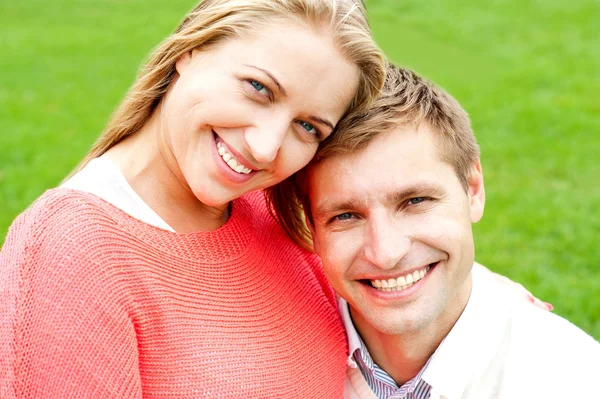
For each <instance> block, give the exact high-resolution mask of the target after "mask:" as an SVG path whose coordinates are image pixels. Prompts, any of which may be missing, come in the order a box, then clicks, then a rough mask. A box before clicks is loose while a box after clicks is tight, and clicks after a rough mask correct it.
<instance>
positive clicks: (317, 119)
mask: <svg viewBox="0 0 600 399" xmlns="http://www.w3.org/2000/svg"><path fill="white" fill-rule="evenodd" d="M244 66H247V67H250V68H254V69H258V70H259V71H261V72H262V73H264V74H265V75H267V76H268V77H269V78H271V80H272V81H273V82H274V83H275V85H277V88H278V89H279V91H280V92H281V94H282V95H283V96H287V93H286V91H285V89H284V88H283V86H282V85H281V83H279V81H278V80H277V78H276V77H275V76H273V74H272V73H271V72H269V71H267V70H266V69H263V68H259V67H257V66H255V65H249V64H244ZM308 119H310V120H311V121H312V122H316V123H320V124H322V125H325V126H327V127H329V128H330V129H331V130H333V129H335V125H334V124H333V123H331V122H329V121H328V120H327V119H323V118H320V117H318V116H314V115H310V116H309V117H308Z"/></svg>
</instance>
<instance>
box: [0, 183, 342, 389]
mask: <svg viewBox="0 0 600 399" xmlns="http://www.w3.org/2000/svg"><path fill="white" fill-rule="evenodd" d="M345 362H346V338H345V333H344V330H343V326H342V323H341V321H340V318H339V315H338V312H337V306H336V301H335V296H334V293H333V291H332V290H331V288H330V286H329V285H328V283H327V281H326V279H325V276H324V274H323V272H322V269H321V265H320V263H319V260H318V258H317V257H316V256H315V255H314V254H311V253H309V252H307V251H304V250H303V249H301V248H300V247H298V246H296V245H295V244H293V243H292V242H291V241H290V240H289V239H288V238H287V237H286V235H285V233H284V232H283V230H282V229H281V227H280V226H279V225H278V224H277V223H276V222H275V221H274V220H273V218H271V217H270V215H269V214H268V211H267V207H266V203H265V200H264V197H263V195H262V194H260V193H251V194H248V195H246V196H244V197H242V198H240V199H238V200H236V201H234V202H233V206H232V213H231V217H230V219H229V220H228V221H227V223H226V224H225V225H224V226H223V227H221V228H220V229H218V230H215V231H211V232H200V233H192V234H175V233H172V232H168V231H164V230H161V229H159V228H155V227H153V226H150V225H147V224H145V223H143V222H140V221H138V220H137V219H134V218H132V217H130V216H129V215H127V214H125V213H123V212H122V211H120V210H119V209H117V208H115V207H113V206H112V205H110V204H108V203H106V202H104V201H103V200H101V199H99V198H97V197H95V196H94V195H92V194H87V193H83V192H78V191H73V190H68V189H55V190H50V191H48V192H47V193H46V194H44V195H43V196H42V197H41V198H40V199H38V200H37V201H36V202H35V203H34V204H33V205H32V206H31V207H30V208H29V209H28V210H27V211H25V212H24V213H23V214H22V215H20V216H19V217H18V218H17V219H16V220H15V222H14V223H13V225H12V226H11V228H10V230H9V233H8V236H7V239H6V242H5V244H4V247H3V248H2V251H1V252H0V397H1V398H30V397H35V398H165V399H166V398H303V399H304V398H341V397H343V388H344V377H345V372H346V363H345Z"/></svg>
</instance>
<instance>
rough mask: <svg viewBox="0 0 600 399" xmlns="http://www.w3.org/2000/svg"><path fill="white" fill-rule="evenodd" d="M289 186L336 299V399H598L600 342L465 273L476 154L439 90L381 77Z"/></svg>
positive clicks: (477, 209) (477, 177)
mask: <svg viewBox="0 0 600 399" xmlns="http://www.w3.org/2000/svg"><path fill="white" fill-rule="evenodd" d="M299 182H300V184H299V185H300V186H301V188H300V190H299V191H300V192H301V193H302V194H301V196H303V198H301V200H302V201H303V203H304V206H305V210H306V213H307V224H308V225H309V228H310V229H311V232H312V234H313V241H314V247H315V251H316V252H317V253H318V254H319V255H320V256H321V257H322V260H323V266H324V268H325V272H326V274H327V277H328V278H329V281H330V282H331V284H332V285H333V287H334V288H335V289H336V291H337V292H338V293H339V295H340V296H341V298H343V299H340V310H341V313H342V316H343V319H344V324H345V325H346V329H347V332H348V341H349V349H350V357H349V359H348V364H349V368H348V381H347V387H346V388H347V389H346V395H347V397H364V398H376V397H379V398H406V399H414V398H417V399H423V398H446V399H459V398H473V399H475V398H476V399H483V398H494V399H496V398H505V399H518V398H523V399H531V398H566V397H569V398H580V397H581V398H583V397H585V398H600V387H598V384H597V382H596V379H598V378H599V377H600V344H598V343H597V342H595V341H594V340H593V339H592V338H591V337H590V336H588V335H587V334H585V333H584V332H583V331H581V330H579V329H578V328H577V327H575V326H574V325H572V324H571V323H569V322H568V321H566V320H564V319H562V318H560V317H558V316H556V315H554V314H552V313H549V312H546V311H544V310H541V309H539V308H537V307H534V306H532V305H531V304H529V303H527V302H525V301H523V300H522V298H521V297H519V296H516V295H514V294H513V291H512V290H511V289H510V288H509V287H507V286H506V285H504V284H502V283H501V282H499V281H498V280H497V279H496V278H494V277H492V276H491V275H490V274H489V273H486V272H482V271H481V269H477V270H474V269H473V268H472V266H473V262H474V244H473V235H472V230H471V225H472V223H475V222H477V221H479V219H480V218H481V217H482V215H483V209H484V203H485V192H484V184H483V174H482V169H481V164H480V161H479V149H478V146H477V143H476V141H475V138H474V136H473V133H472V130H471V127H470V122H469V119H468V116H467V114H466V112H465V111H464V110H463V109H462V108H461V107H460V105H459V104H458V103H457V102H456V101H455V100H454V99H453V98H452V97H450V96H449V95H448V94H446V93H445V92H444V91H443V90H441V89H439V88H437V87H435V86H433V85H432V84H430V83H428V82H426V81H424V80H423V79H421V78H420V77H418V76H416V75H415V74H413V73H412V72H410V71H406V70H401V69H398V68H394V67H392V68H391V69H390V71H389V76H388V82H387V86H386V88H385V89H384V92H383V94H382V95H381V97H380V98H379V99H378V100H377V102H376V103H375V104H374V105H373V107H371V108H370V109H369V110H367V111H365V112H363V113H362V114H361V115H358V116H356V117H354V118H352V119H350V120H349V121H348V122H347V123H345V124H344V125H343V126H340V127H339V133H338V135H336V136H333V139H332V140H331V141H329V142H328V143H325V145H324V146H323V148H322V149H321V150H320V153H319V154H318V155H317V158H316V160H315V162H314V163H313V164H311V165H310V167H309V168H308V169H307V171H306V175H305V176H304V177H303V178H302V176H301V177H300V179H299Z"/></svg>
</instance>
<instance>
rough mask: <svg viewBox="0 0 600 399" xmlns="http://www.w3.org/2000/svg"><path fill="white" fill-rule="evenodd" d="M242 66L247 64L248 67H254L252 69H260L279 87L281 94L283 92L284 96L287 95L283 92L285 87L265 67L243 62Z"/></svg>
mask: <svg viewBox="0 0 600 399" xmlns="http://www.w3.org/2000/svg"><path fill="white" fill-rule="evenodd" d="M244 66H247V67H250V68H254V69H258V70H259V71H261V72H262V73H264V74H265V75H267V76H268V77H269V78H271V80H272V81H273V82H274V83H275V84H276V85H277V88H278V89H279V91H280V92H281V94H283V95H284V96H287V93H286V92H285V89H284V88H283V86H282V85H281V83H279V81H278V80H277V78H275V76H273V74H272V73H271V72H269V71H267V70H266V69H263V68H259V67H257V66H254V65H248V64H244Z"/></svg>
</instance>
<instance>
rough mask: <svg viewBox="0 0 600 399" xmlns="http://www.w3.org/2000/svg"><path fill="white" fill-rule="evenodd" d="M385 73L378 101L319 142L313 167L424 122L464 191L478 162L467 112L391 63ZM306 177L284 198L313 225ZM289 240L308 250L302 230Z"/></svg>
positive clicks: (308, 241) (305, 231)
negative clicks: (404, 127) (398, 128)
mask: <svg viewBox="0 0 600 399" xmlns="http://www.w3.org/2000/svg"><path fill="white" fill-rule="evenodd" d="M386 74H387V76H386V81H385V85H384V87H383V89H382V90H381V93H380V95H379V97H377V98H376V99H375V101H373V103H371V105H370V106H369V107H368V108H365V109H362V110H358V111H356V112H354V113H353V114H352V115H349V116H348V117H347V118H345V119H344V120H342V121H341V122H340V123H339V124H338V126H337V128H336V129H337V133H336V134H335V135H334V136H330V137H328V138H327V140H325V141H324V142H323V143H322V145H321V146H320V147H319V150H318V151H317V154H316V155H315V157H314V158H313V160H312V161H311V164H315V163H318V162H319V161H322V160H324V159H326V158H329V157H332V156H336V155H344V154H349V153H352V152H354V151H360V150H361V149H363V148H365V147H366V146H367V145H368V144H369V143H370V142H371V141H372V140H373V139H375V138H376V137H377V136H379V135H381V134H384V133H388V132H390V131H392V130H394V129H395V128H397V127H401V126H415V127H418V125H419V124H420V123H422V122H427V123H428V124H429V125H430V126H431V127H432V128H433V133H434V134H437V136H438V137H439V140H438V141H437V145H438V146H439V149H440V158H441V159H442V160H443V161H444V162H447V163H448V164H449V165H451V166H452V167H453V168H454V170H455V172H456V174H457V176H458V178H459V179H460V181H461V183H462V185H463V187H464V188H465V190H466V189H467V187H468V179H469V175H470V171H471V168H472V166H473V164H474V163H475V162H476V161H477V160H479V146H478V145H477V141H476V139H475V135H474V134H473V130H472V128H471V122H470V120H469V116H468V115H467V112H466V111H465V110H464V109H463V108H462V107H461V105H460V104H459V103H458V102H457V101H456V100H455V99H454V98H453V97H452V96H451V95H449V94H448V93H446V92H445V91H444V90H442V89H441V88H440V87H437V86H436V85H434V84H433V83H431V82H428V81H427V80H425V79H423V78H422V77H420V76H419V75H417V74H416V73H414V72H413V71H410V70H408V69H404V68H399V67H397V66H394V65H391V64H390V65H388V68H387V73H386ZM305 177H306V175H305V173H304V172H300V173H298V174H296V175H295V176H294V179H293V180H291V181H292V184H290V187H288V190H289V193H290V194H288V195H289V196H290V202H295V203H297V204H299V206H302V207H303V209H304V210H305V211H306V218H307V219H308V221H309V223H312V214H311V209H310V202H309V200H308V196H307V190H306V185H305V183H306V181H305ZM292 238H293V239H294V240H295V241H296V242H299V243H302V245H303V246H305V247H311V246H312V239H311V236H310V231H309V230H308V228H307V227H306V225H304V226H303V227H302V228H300V229H298V231H297V233H296V234H295V235H294V236H293V237H292Z"/></svg>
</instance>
